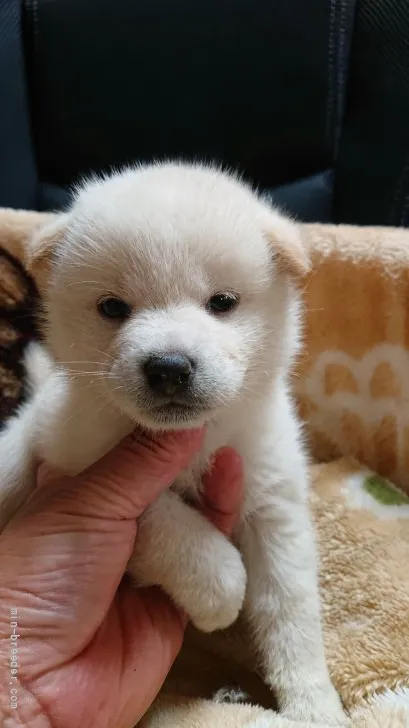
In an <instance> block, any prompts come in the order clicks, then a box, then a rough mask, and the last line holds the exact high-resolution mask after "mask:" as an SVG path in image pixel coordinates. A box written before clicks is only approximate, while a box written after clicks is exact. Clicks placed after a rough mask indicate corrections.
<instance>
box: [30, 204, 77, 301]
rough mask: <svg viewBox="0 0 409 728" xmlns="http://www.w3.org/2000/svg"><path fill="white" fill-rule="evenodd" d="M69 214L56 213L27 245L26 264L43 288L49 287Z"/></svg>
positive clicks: (41, 288)
mask: <svg viewBox="0 0 409 728" xmlns="http://www.w3.org/2000/svg"><path fill="white" fill-rule="evenodd" d="M67 223H68V214H57V215H54V217H53V219H52V220H51V221H50V222H48V223H47V224H46V225H44V226H42V227H40V228H38V229H37V230H36V231H35V233H34V235H33V236H32V238H31V240H30V241H29V243H28V245H27V251H26V259H25V266H26V269H27V271H28V272H29V273H30V275H31V276H32V277H33V278H34V280H35V282H36V284H37V286H38V287H39V289H40V292H41V290H43V289H44V288H46V287H47V283H48V279H49V276H50V272H51V264H52V259H53V254H54V252H55V248H56V246H57V244H58V243H59V242H60V241H61V240H62V238H63V237H64V232H65V230H66V227H67Z"/></svg>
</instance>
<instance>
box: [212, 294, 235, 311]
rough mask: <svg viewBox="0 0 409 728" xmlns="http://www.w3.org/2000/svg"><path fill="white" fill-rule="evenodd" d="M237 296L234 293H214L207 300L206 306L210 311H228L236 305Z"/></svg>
mask: <svg viewBox="0 0 409 728" xmlns="http://www.w3.org/2000/svg"><path fill="white" fill-rule="evenodd" d="M238 302H239V297H238V296H237V295H236V294H235V293H216V294H215V295H214V296H212V297H211V298H210V299H209V301H208V302H207V305H206V308H207V309H208V311H210V312H211V313H215V314H223V313H228V312H229V311H231V310H232V309H233V308H235V307H236V306H237V304H238Z"/></svg>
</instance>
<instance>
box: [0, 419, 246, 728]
mask: <svg viewBox="0 0 409 728" xmlns="http://www.w3.org/2000/svg"><path fill="white" fill-rule="evenodd" d="M202 437H203V434H202V432H201V431H190V432H179V433H172V434H167V435H164V436H163V437H161V438H160V439H155V440H153V439H150V438H148V437H147V436H141V435H140V434H138V436H136V435H135V436H130V437H128V438H127V439H126V440H125V441H124V442H123V443H122V444H121V445H119V446H118V447H117V448H116V449H115V450H113V451H112V452H111V453H109V454H108V455H107V456H105V458H103V459H102V460H101V461H100V462H99V463H97V464H96V465H95V466H93V467H92V468H90V469H89V470H88V471H87V472H86V473H84V474H83V475H81V476H77V477H75V478H68V477H56V476H55V475H52V474H50V473H48V472H47V471H46V470H45V469H43V470H41V471H40V474H39V484H40V486H41V487H39V489H38V490H37V491H36V493H35V494H33V497H32V498H31V499H30V500H29V502H28V503H27V504H26V505H25V507H24V508H23V509H22V510H21V511H20V512H19V513H18V514H17V515H16V517H15V518H14V519H13V520H12V521H11V522H10V524H9V525H8V526H7V528H6V529H5V530H4V531H3V533H2V534H1V536H0V685H1V691H0V695H1V698H0V699H1V700H3V702H4V705H2V706H1V710H0V715H3V716H4V720H5V726H7V728H9V727H10V728H12V727H13V728H14V726H22V725H24V726H28V725H30V728H31V726H32V727H33V728H37V726H38V728H45V727H46V726H50V728H51V726H52V728H77V726H79V725H80V726H81V728H87V726H90V728H91V727H92V728H94V727H95V726H96V725H98V728H105V727H106V728H108V727H109V728H128V726H129V728H131V727H132V726H134V725H135V723H136V722H137V721H138V720H139V719H140V718H141V716H142V715H143V714H144V713H145V711H146V710H147V709H148V707H149V706H150V705H151V703H152V701H153V699H154V698H155V696H156V694H157V692H158V691H159V689H160V687H161V685H162V683H163V681H164V679H165V677H166V675H167V673H168V671H169V669H170V667H171V665H172V663H173V661H174V659H175V657H176V656H177V653H178V651H179V649H180V647H181V644H182V640H183V633H184V627H185V623H186V619H185V616H184V615H183V614H181V613H180V612H179V611H178V610H177V608H176V607H175V606H174V605H173V604H172V603H171V602H170V600H169V599H168V598H167V597H166V595H164V594H163V593H161V592H160V591H159V590H158V589H153V588H150V589H141V590H135V589H133V588H132V587H131V586H130V584H129V582H128V581H127V579H126V577H125V579H124V578H123V576H124V572H125V569H126V565H127V562H128V559H129V557H130V555H131V552H132V548H133V543H134V539H135V534H136V530H137V519H138V517H139V516H140V515H141V514H142V513H143V511H144V510H145V509H146V508H147V507H148V506H149V505H150V503H152V502H153V501H154V500H155V498H157V497H158V496H159V495H160V493H161V492H162V491H163V490H165V489H166V488H167V487H168V486H169V485H170V483H171V482H172V481H173V480H174V479H175V477H176V476H177V475H178V473H179V472H180V471H181V470H182V469H183V468H184V467H185V466H186V465H187V464H188V462H189V461H190V459H191V458H192V457H193V455H194V454H195V453H196V452H197V450H198V449H199V447H200V444H201V442H202ZM204 486H205V491H204V501H203V505H202V511H203V513H204V514H205V515H206V516H207V517H208V518H209V520H211V521H212V522H213V524H214V525H215V526H217V527H218V528H219V529H220V530H221V531H223V532H224V533H225V534H226V535H229V534H230V533H231V530H232V528H233V526H234V524H235V522H236V518H237V515H238V511H239V508H240V505H241V495H242V471H241V463H240V460H239V458H238V456H237V455H236V454H235V453H234V452H233V451H232V450H230V449H224V450H223V451H220V453H219V455H218V457H217V458H216V462H215V465H214V467H213V469H212V472H211V473H210V474H209V476H207V477H206V479H205V483H204ZM14 624H17V626H16V627H13V626H12V625H14ZM13 632H14V633H15V634H18V635H19V637H16V638H15V639H14V641H13V640H10V637H11V634H13ZM11 645H12V646H15V645H17V649H18V654H17V665H18V667H17V668H15V670H16V672H15V673H12V672H11V671H10V646H11ZM12 691H14V692H12ZM3 696H4V697H3ZM16 704H17V707H14V706H15V705H16Z"/></svg>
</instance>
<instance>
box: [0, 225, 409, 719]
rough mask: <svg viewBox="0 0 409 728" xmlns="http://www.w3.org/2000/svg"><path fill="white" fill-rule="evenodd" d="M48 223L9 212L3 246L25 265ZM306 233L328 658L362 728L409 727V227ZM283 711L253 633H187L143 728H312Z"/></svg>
mask: <svg viewBox="0 0 409 728" xmlns="http://www.w3.org/2000/svg"><path fill="white" fill-rule="evenodd" d="M43 219H45V218H43V217H42V216H41V215H37V214H28V213H24V212H22V213H15V212H12V211H9V210H3V211H0V245H1V246H3V247H5V248H6V249H7V250H8V251H9V252H11V253H12V254H14V255H16V256H17V257H18V258H19V259H20V260H23V261H24V251H25V247H26V241H27V239H28V237H29V236H30V234H31V232H32V229H33V227H34V226H35V225H38V224H41V223H42V221H43ZM304 233H305V244H306V245H308V246H309V247H310V249H311V254H312V257H313V261H314V266H313V272H312V273H311V275H310V276H309V277H308V279H307V280H306V281H305V289H304V297H305V304H306V312H307V316H306V328H305V347H304V352H303V354H302V356H301V358H300V361H299V365H298V368H297V371H296V372H295V374H294V386H295V390H296V394H297V397H298V402H299V406H300V412H301V414H302V416H303V417H304V419H305V421H306V429H307V433H308V436H309V439H310V445H311V450H312V453H313V455H314V457H315V459H316V460H319V461H321V464H317V465H314V466H313V467H312V471H311V472H312V490H311V503H312V508H313V512H314V515H315V521H316V525H317V531H318V534H319V541H320V549H321V565H322V566H321V587H322V596H323V612H324V620H325V630H326V647H327V653H328V661H329V665H330V669H331V672H332V676H333V679H334V682H335V684H336V686H337V688H338V689H339V691H340V693H341V695H342V697H343V699H344V702H345V705H346V707H347V708H348V710H349V711H350V714H351V722H352V726H353V728H409V567H408V564H409V498H408V497H407V496H405V495H404V493H403V492H400V491H398V490H396V488H395V487H394V486H393V485H392V482H390V481H393V482H395V483H397V484H399V485H400V486H401V487H402V488H403V489H406V492H408V493H409V414H408V412H409V410H408V403H409V402H408V396H409V325H408V313H407V311H409V231H408V232H407V231H405V230H392V229H381V228H354V227H347V226H339V227H336V226H322V225H306V226H304ZM343 456H349V457H343ZM353 457H355V458H357V460H355V459H353ZM358 460H359V461H360V462H358ZM375 472H376V473H378V475H375ZM380 475H382V476H384V477H380ZM386 478H389V479H390V480H387V479H386ZM223 689H224V693H223ZM216 694H217V698H216V699H214V696H215V695H216ZM223 695H224V697H226V696H227V697H228V698H230V699H231V698H232V696H233V697H234V698H235V699H236V700H237V699H238V698H240V695H241V698H240V699H241V700H242V701H244V702H236V703H231V702H230V703H229V702H220V700H222V698H223ZM272 707H273V703H272V699H271V696H270V694H269V692H268V691H267V690H266V688H265V687H264V685H263V683H262V680H261V679H260V677H259V676H258V675H257V670H256V665H255V662H254V659H253V657H252V655H251V652H250V641H249V640H248V638H247V634H246V628H245V625H244V624H241V623H239V624H237V625H235V627H234V628H233V629H232V630H230V631H228V632H226V633H220V634H215V635H211V636H208V635H206V636H205V635H201V634H199V633H197V632H194V631H193V630H189V631H188V634H187V637H186V642H185V646H184V649H183V650H182V653H181V655H180V657H179V659H178V660H177V662H176V664H175V666H174V669H173V670H172V671H171V673H170V675H169V677H168V680H167V683H166V684H165V686H164V688H163V691H162V694H161V696H160V697H159V698H158V700H157V701H156V703H155V704H154V705H153V706H152V708H151V710H150V712H149V713H148V714H147V715H146V716H145V718H144V719H143V720H142V721H141V722H140V728H165V727H166V728H222V727H223V728H244V727H245V726H246V728H313V727H312V726H311V725H306V724H302V723H294V722H291V721H287V720H285V719H284V718H281V717H280V716H279V715H277V713H275V712H274V711H273V710H272ZM314 728H318V727H317V726H314ZM321 728H325V726H324V727H321Z"/></svg>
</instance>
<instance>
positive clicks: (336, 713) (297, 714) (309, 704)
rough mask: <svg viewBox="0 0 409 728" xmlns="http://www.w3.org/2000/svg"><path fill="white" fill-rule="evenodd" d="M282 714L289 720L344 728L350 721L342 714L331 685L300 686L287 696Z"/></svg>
mask: <svg viewBox="0 0 409 728" xmlns="http://www.w3.org/2000/svg"><path fill="white" fill-rule="evenodd" d="M282 714H283V715H284V716H285V717H286V718H289V719H291V720H298V721H305V722H311V723H313V724H315V723H318V724H320V725H321V724H322V725H328V726H334V727H336V728H346V726H349V725H350V720H349V718H348V716H347V715H346V713H345V712H344V710H343V708H342V704H341V700H340V698H339V695H338V693H337V692H336V690H335V688H334V687H333V685H332V684H331V683H325V684H321V685H314V686H311V687H309V686H302V685H300V686H299V688H297V689H296V690H294V691H291V692H290V693H289V694H288V695H287V700H286V705H285V707H284V709H283V711H282Z"/></svg>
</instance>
